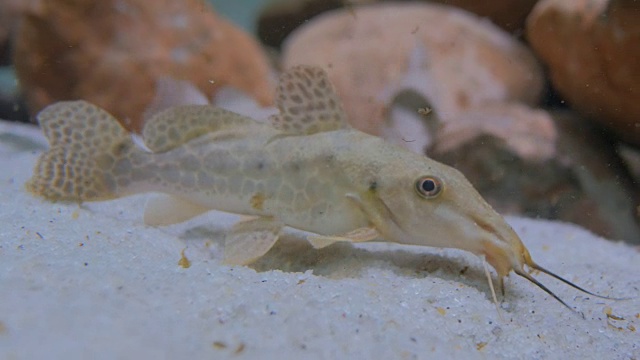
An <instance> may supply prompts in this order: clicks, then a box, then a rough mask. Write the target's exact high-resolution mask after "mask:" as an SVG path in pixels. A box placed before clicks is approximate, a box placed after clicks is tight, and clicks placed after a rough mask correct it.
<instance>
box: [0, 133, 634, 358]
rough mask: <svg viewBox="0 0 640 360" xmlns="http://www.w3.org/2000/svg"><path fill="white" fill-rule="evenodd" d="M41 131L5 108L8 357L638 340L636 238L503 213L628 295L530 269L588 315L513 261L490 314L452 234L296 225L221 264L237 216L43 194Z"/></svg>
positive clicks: (540, 354) (550, 252) (394, 351)
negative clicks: (340, 238)
mask: <svg viewBox="0 0 640 360" xmlns="http://www.w3.org/2000/svg"><path fill="white" fill-rule="evenodd" d="M45 147H46V142H43V140H42V138H41V137H40V136H39V133H38V132H36V131H33V129H30V128H25V127H23V126H17V125H10V124H7V123H0V169H2V171H1V172H0V183H1V184H2V185H1V186H0V221H1V223H2V224H3V225H2V227H1V228H0V234H1V236H0V358H1V359H44V358H48V359H52V358H66V359H86V358H93V359H102V358H104V359H113V358H156V359H175V358H186V359H199V358H227V357H233V358H238V359H242V358H260V359H283V358H289V359H295V358H305V359H337V358H353V359H414V358H416V359H424V358H445V357H446V358H450V359H451V358H459V359H476V358H477V359H494V358H495V359H561V358H562V359H567V358H591V359H597V358H599V359H631V358H640V336H639V334H638V331H640V301H639V300H638V298H637V296H638V295H639V294H640V290H639V288H640V276H639V274H640V252H639V251H638V249H637V248H632V247H630V246H627V245H624V244H622V243H616V242H611V241H607V240H604V239H601V238H599V237H597V236H594V235H592V234H590V233H589V232H587V231H585V230H582V229H580V228H578V227H576V226H572V225H567V224H561V223H553V222H547V221H536V220H531V219H522V218H509V219H508V220H509V222H510V224H512V226H513V227H514V229H515V230H516V231H517V232H518V233H519V234H520V235H521V236H522V238H523V241H524V243H525V244H526V245H527V247H528V248H529V249H530V251H531V253H532V255H533V257H534V259H536V260H537V261H538V262H539V263H540V264H541V265H543V266H546V267H548V268H549V269H551V270H553V271H555V272H557V273H558V274H561V275H563V276H565V277H566V278H567V279H569V280H571V281H575V282H576V283H578V284H580V285H583V286H584V287H586V288H588V289H592V290H593V291H596V292H599V293H602V294H605V295H611V296H618V297H636V298H635V299H632V300H626V301H613V300H603V299H599V298H594V297H592V296H588V295H585V294H582V293H580V292H578V291H575V290H574V289H571V288H569V287H567V286H564V285H563V284H560V283H558V282H556V281H554V280H552V279H550V278H548V277H545V276H544V275H543V274H534V275H535V276H537V277H538V278H539V279H540V280H541V281H543V282H544V283H545V284H547V285H549V287H550V288H551V289H552V290H553V291H555V292H556V293H557V294H558V295H559V296H560V297H562V298H563V299H565V300H566V301H567V302H568V303H569V304H571V305H572V306H575V308H576V309H577V310H579V311H581V312H582V313H584V316H585V319H583V318H581V317H580V316H579V315H577V314H576V313H574V312H571V311H569V310H568V309H566V308H564V307H563V306H562V305H560V304H559V303H558V302H556V301H555V300H554V299H552V298H551V297H550V296H548V295H547V294H545V293H544V292H542V291H541V290H540V289H538V288H536V287H534V286H533V285H531V284H529V283H528V282H527V281H525V280H524V279H521V278H516V277H515V276H512V277H511V278H509V279H508V280H507V282H506V287H507V295H506V298H505V299H504V303H503V304H502V305H501V310H500V313H501V314H502V317H503V319H501V318H500V317H499V315H498V312H497V311H496V308H495V306H494V304H493V303H492V301H491V295H490V292H489V288H488V285H487V283H486V280H485V278H484V275H483V270H482V264H481V262H480V261H479V260H478V259H477V258H476V257H474V256H472V255H469V254H466V253H464V252H461V251H455V250H439V249H431V248H418V247H399V246H393V245H387V244H373V243H372V244H362V245H358V246H352V245H349V244H338V245H334V246H331V247H329V248H326V249H323V250H320V251H317V250H314V249H312V248H311V247H310V246H309V245H307V244H306V243H305V242H302V241H299V240H297V239H296V236H295V233H294V232H289V234H291V235H290V236H286V237H285V238H284V239H283V241H281V242H280V243H279V244H278V245H277V246H276V247H275V248H274V249H273V250H272V251H271V252H269V253H268V254H267V255H266V256H265V257H264V258H263V259H261V260H260V261H259V262H258V263H256V264H254V265H253V266H251V267H229V266H223V265H222V264H221V263H220V258H221V251H222V238H223V236H224V233H225V231H226V230H227V229H228V228H229V227H230V226H231V224H233V222H234V221H236V220H237V218H236V217H235V216H232V215H227V214H223V213H218V212H211V213H208V214H205V215H203V216H201V217H198V218H197V219H194V220H192V221H189V222H187V223H184V224H180V225H176V226H171V227H165V228H151V227H147V226H145V225H144V224H143V222H142V214H143V209H144V203H145V201H146V199H147V196H146V195H145V196H135V197H130V198H127V199H121V200H116V201H110V202H104V203H94V204H87V205H84V206H82V207H78V206H76V205H64V204H52V203H47V202H43V201H41V200H40V199H36V198H33V197H31V196H30V195H29V194H27V193H25V191H24V190H23V183H24V181H25V180H26V179H27V178H28V177H29V176H30V173H31V169H32V166H33V164H34V161H35V159H36V156H37V154H38V153H39V152H40V151H42V149H44V148H45ZM182 252H184V256H183V255H182ZM187 262H189V263H190V264H187ZM188 265H190V266H188ZM607 312H610V314H611V316H607Z"/></svg>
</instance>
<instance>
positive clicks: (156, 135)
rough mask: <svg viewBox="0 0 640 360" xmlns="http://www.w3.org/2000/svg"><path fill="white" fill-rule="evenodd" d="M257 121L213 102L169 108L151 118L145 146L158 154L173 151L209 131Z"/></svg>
mask: <svg viewBox="0 0 640 360" xmlns="http://www.w3.org/2000/svg"><path fill="white" fill-rule="evenodd" d="M255 124H256V121H254V120H253V119H251V118H247V117H244V116H241V115H239V114H236V113H234V112H231V111H228V110H225V109H221V108H217V107H214V106H209V105H184V106H176V107H172V108H170V109H167V110H165V111H163V112H161V113H159V114H157V115H156V116H154V117H152V118H151V119H149V120H148V121H147V123H146V124H145V126H144V129H143V131H142V137H143V139H144V143H145V145H146V146H147V147H148V148H149V149H150V150H151V151H152V152H154V153H158V152H164V151H167V150H171V149H173V148H175V147H177V146H180V145H181V144H184V143H186V142H188V141H189V140H192V139H195V138H197V137H199V136H202V135H204V134H206V133H211V132H216V131H218V132H219V131H223V130H225V129H228V128H231V127H236V126H251V125H255Z"/></svg>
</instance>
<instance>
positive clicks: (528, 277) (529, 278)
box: [514, 270, 584, 319]
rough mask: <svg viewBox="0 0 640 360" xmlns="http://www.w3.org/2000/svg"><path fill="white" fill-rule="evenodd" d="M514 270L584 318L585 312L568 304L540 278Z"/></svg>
mask: <svg viewBox="0 0 640 360" xmlns="http://www.w3.org/2000/svg"><path fill="white" fill-rule="evenodd" d="M514 272H515V273H516V274H518V275H520V276H522V277H523V278H525V279H527V280H529V281H531V282H532V283H533V284H535V285H536V286H537V287H539V288H540V289H542V290H544V291H545V292H546V293H547V294H549V295H551V296H553V298H554V299H556V300H558V301H559V302H560V303H561V304H562V305H564V306H565V307H566V308H567V309H569V310H571V311H573V312H574V313H576V314H580V315H581V316H582V318H583V319H584V314H583V313H581V312H579V311H577V310H576V309H574V308H572V307H571V306H569V305H567V303H566V302H564V301H563V300H562V299H560V298H559V297H558V295H556V294H554V293H553V291H551V290H549V288H547V287H546V286H544V285H542V283H540V282H539V281H538V280H536V279H535V278H534V277H533V276H531V275H529V274H528V273H526V272H524V271H521V270H514Z"/></svg>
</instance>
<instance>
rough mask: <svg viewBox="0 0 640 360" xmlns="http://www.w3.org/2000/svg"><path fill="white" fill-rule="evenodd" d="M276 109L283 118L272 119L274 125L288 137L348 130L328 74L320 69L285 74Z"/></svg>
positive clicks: (299, 68)
mask: <svg viewBox="0 0 640 360" xmlns="http://www.w3.org/2000/svg"><path fill="white" fill-rule="evenodd" d="M276 105H277V106H278V109H279V110H280V114H278V115H274V116H272V117H271V122H272V123H273V125H274V126H275V127H276V128H277V129H279V130H282V131H284V132H287V133H295V134H315V133H318V132H322V131H332V130H338V129H345V128H347V127H348V125H347V119H346V114H345V112H344V110H343V108H342V104H341V102H340V99H339V98H338V96H337V95H336V92H335V90H334V88H333V85H331V82H329V78H328V77H327V73H326V72H325V71H324V70H322V68H319V67H317V66H308V65H299V66H295V67H292V68H290V69H288V70H287V71H285V72H284V73H282V75H281V76H280V81H279V83H278V88H277V89H276Z"/></svg>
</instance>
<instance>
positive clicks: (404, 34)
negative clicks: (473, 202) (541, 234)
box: [282, 3, 640, 242]
mask: <svg viewBox="0 0 640 360" xmlns="http://www.w3.org/2000/svg"><path fill="white" fill-rule="evenodd" d="M300 63H306V64H316V65H320V66H322V67H324V68H325V69H327V71H328V73H329V76H330V78H331V80H332V82H334V84H335V85H336V88H337V91H338V92H339V94H340V95H341V97H342V98H343V101H344V102H345V109H346V110H347V112H348V113H349V115H350V121H351V122H352V124H353V125H354V126H355V127H357V128H359V129H361V130H363V131H367V132H369V133H372V134H376V135H380V136H383V137H385V138H386V139H388V140H391V141H394V142H396V143H398V144H400V145H403V146H405V147H407V148H410V149H412V150H414V151H418V152H424V151H425V148H426V150H427V155H429V156H430V157H432V158H434V159H436V160H439V161H442V162H444V163H447V164H450V165H452V166H454V167H456V168H458V169H460V170H461V171H462V172H463V173H464V174H465V175H466V176H467V177H468V178H469V180H470V181H471V182H472V183H473V184H474V185H475V186H476V187H477V188H478V190H479V191H480V193H481V194H483V196H485V197H486V198H487V200H488V201H489V203H491V204H492V205H493V206H494V207H496V208H497V209H498V210H499V211H500V212H502V213H515V214H525V215H527V216H534V217H543V218H548V219H555V220H562V221H568V222H573V223H577V224H580V225H582V226H584V227H586V228H588V229H590V230H592V231H594V232H596V233H598V234H601V235H603V236H606V237H608V238H614V239H625V240H628V241H634V242H637V241H638V240H640V227H639V226H638V217H637V209H636V208H637V206H638V200H639V197H638V195H639V194H638V188H637V184H634V182H633V180H632V178H631V177H630V176H629V174H628V172H627V170H626V169H625V167H624V166H623V164H622V162H621V161H620V158H619V157H618V155H617V154H616V152H615V151H614V150H613V146H612V143H611V141H609V140H607V139H606V138H604V137H603V136H602V134H601V132H599V131H598V128H597V127H594V126H591V125H590V123H589V122H588V120H585V119H584V118H583V117H581V116H578V115H576V114H574V113H572V112H570V111H568V110H567V111H564V112H562V113H557V114H556V113H555V112H554V113H553V114H550V113H549V112H547V111H545V110H543V109H541V108H540V106H541V104H540V96H539V95H540V94H541V92H542V89H543V85H544V77H543V73H542V71H541V69H540V67H539V65H538V63H537V62H536V60H535V59H534V57H533V55H532V54H531V52H530V51H528V49H527V48H526V47H525V46H524V44H522V43H520V42H518V41H517V40H515V39H514V38H512V37H510V36H509V35H508V34H507V33H506V32H504V31H503V30H500V29H499V28H497V27H496V26H494V25H492V24H491V23H488V22H486V21H482V20H481V19H479V18H477V17H476V16H474V15H472V14H469V13H466V12H463V11H461V10H459V9H456V8H453V7H444V6H439V5H429V4H416V3H413V4H395V3H394V4H391V3H386V4H376V5H370V6H367V7H353V8H347V9H342V10H334V11H331V12H327V13H324V14H322V15H320V16H317V17H315V18H313V19H312V20H310V21H308V22H307V23H306V24H305V25H303V26H301V27H299V28H298V29H296V30H295V31H294V32H293V33H292V34H291V35H290V36H289V37H288V38H287V39H286V40H285V42H284V45H283V57H282V64H283V67H284V68H286V67H289V66H293V65H295V64H300ZM399 108H401V109H402V110H403V111H404V112H403V111H399Z"/></svg>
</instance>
